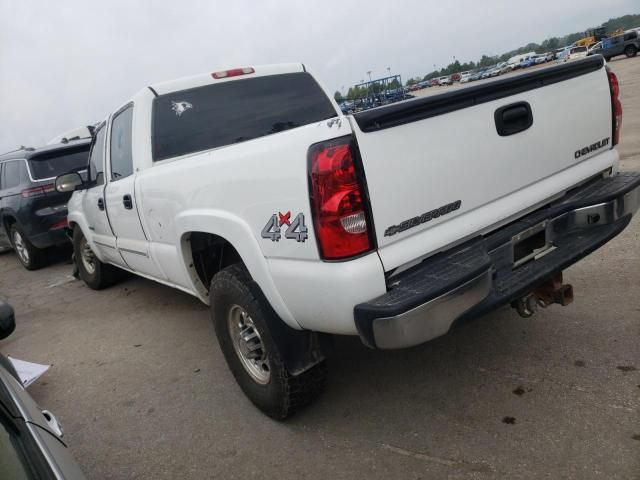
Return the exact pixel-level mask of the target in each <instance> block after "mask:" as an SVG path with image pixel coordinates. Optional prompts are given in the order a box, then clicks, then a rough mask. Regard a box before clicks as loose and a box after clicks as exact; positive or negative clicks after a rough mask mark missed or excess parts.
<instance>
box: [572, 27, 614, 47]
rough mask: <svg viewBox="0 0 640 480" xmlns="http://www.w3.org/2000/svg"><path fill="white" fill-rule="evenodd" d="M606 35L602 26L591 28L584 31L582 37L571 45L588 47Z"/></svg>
mask: <svg viewBox="0 0 640 480" xmlns="http://www.w3.org/2000/svg"><path fill="white" fill-rule="evenodd" d="M605 36H606V34H605V30H604V27H598V28H591V29H589V30H587V31H586V32H584V37H583V38H581V39H580V40H577V41H576V42H575V43H574V44H573V45H574V46H576V47H590V46H591V45H594V44H596V43H597V42H599V41H600V40H602V39H603V38H604V37H605Z"/></svg>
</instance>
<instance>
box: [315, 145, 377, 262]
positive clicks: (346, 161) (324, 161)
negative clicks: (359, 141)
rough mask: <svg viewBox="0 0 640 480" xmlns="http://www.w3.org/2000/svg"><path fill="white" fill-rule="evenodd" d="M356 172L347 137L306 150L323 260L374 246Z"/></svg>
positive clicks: (366, 249) (365, 250) (344, 255)
mask: <svg viewBox="0 0 640 480" xmlns="http://www.w3.org/2000/svg"><path fill="white" fill-rule="evenodd" d="M358 173H359V172H358V171H357V166H356V162H355V161H354V158H353V149H352V146H351V137H349V136H348V137H342V138H338V139H334V140H330V141H328V142H322V143H318V144H315V145H312V146H311V148H310V149H309V182H310V195H311V209H312V212H313V221H314V226H315V231H316V237H317V239H318V247H319V249H320V256H321V257H322V258H324V259H326V260H338V259H344V258H348V257H353V256H354V255H359V254H361V253H364V252H367V251H369V250H371V249H372V247H373V242H372V239H371V235H370V230H371V229H370V225H371V223H370V221H369V219H368V214H367V209H366V205H365V202H366V198H365V192H364V188H363V185H362V184H361V181H360V178H359V176H358Z"/></svg>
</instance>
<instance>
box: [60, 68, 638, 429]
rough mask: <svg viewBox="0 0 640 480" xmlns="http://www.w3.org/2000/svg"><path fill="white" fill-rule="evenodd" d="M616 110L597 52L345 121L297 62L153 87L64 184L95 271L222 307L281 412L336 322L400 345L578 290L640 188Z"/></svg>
mask: <svg viewBox="0 0 640 480" xmlns="http://www.w3.org/2000/svg"><path fill="white" fill-rule="evenodd" d="M621 117H622V109H621V104H620V100H619V86H618V81H617V79H616V76H615V75H614V73H613V72H611V71H609V70H608V69H607V68H606V66H605V64H604V61H603V59H602V57H589V58H586V59H583V60H579V61H574V62H569V63H566V64H561V65H555V66H551V67H548V68H543V69H539V70H536V71H534V72H531V73H528V72H526V73H525V72H523V74H521V75H516V76H511V77H509V78H505V79H499V80H496V81H492V82H484V83H482V84H478V85H474V86H471V87H467V88H460V89H456V90H452V91H447V92H444V93H441V94H437V95H433V96H430V97H426V98H419V99H412V100H409V101H404V102H399V103H395V104H392V105H387V106H384V107H381V108H376V109H371V110H367V111H363V112H359V113H356V114H354V115H346V116H345V115H343V114H342V113H341V111H340V108H339V107H338V105H337V104H336V103H335V102H334V101H333V99H332V97H331V95H330V94H329V92H328V91H327V89H326V88H323V87H322V86H321V85H320V83H319V82H318V81H317V80H316V79H315V77H314V76H313V75H312V74H311V73H309V71H308V70H307V69H306V68H305V66H304V65H302V64H288V65H277V66H263V67H255V68H254V67H244V68H237V69H231V70H223V71H217V72H214V73H207V74H203V75H199V76H194V77H189V78H183V79H179V80H175V81H170V82H166V83H159V84H156V85H152V86H149V87H147V88H144V89H142V90H141V91H140V92H138V93H137V94H136V95H135V96H133V97H132V98H131V100H130V101H128V102H127V103H125V104H123V105H122V106H120V107H119V108H118V109H117V110H115V111H114V113H113V114H111V115H109V117H108V118H107V119H106V121H105V122H103V123H102V124H100V125H99V126H97V128H96V130H95V132H94V139H93V146H92V149H91V152H90V156H89V166H88V172H89V173H88V180H86V181H83V179H82V178H81V177H80V176H79V175H77V174H74V173H72V174H69V175H65V176H60V177H58V179H57V181H56V186H57V187H56V188H57V189H58V190H59V191H63V192H69V191H74V193H73V195H72V197H71V199H70V201H69V205H68V208H69V216H68V221H69V227H70V229H71V231H72V236H73V243H74V248H75V258H76V262H77V266H78V269H79V273H80V276H81V278H82V279H83V280H84V282H86V284H87V285H88V286H89V287H91V288H93V289H101V288H104V287H106V286H108V285H111V284H113V283H114V282H115V281H117V279H118V278H119V273H120V272H121V271H122V270H126V271H128V272H133V273H135V274H137V275H140V276H142V277H146V278H149V279H152V280H155V281H158V282H160V283H163V284H165V285H169V286H171V287H175V288H177V289H180V290H183V291H185V292H188V293H190V294H192V295H195V296H196V297H198V298H199V299H200V300H202V301H203V302H205V303H206V304H209V305H210V309H211V315H212V320H213V324H214V327H215V331H216V335H217V337H218V341H219V345H220V348H221V349H222V352H223V353H224V356H225V359H226V361H227V363H228V366H229V368H230V370H231V372H232V373H233V375H234V376H235V378H236V380H237V381H238V383H239V385H240V387H241V388H242V390H243V391H244V392H245V394H246V395H247V396H248V397H249V399H250V400H251V401H252V402H253V403H254V404H255V405H256V406H257V407H258V408H260V409H261V410H262V411H263V412H265V413H266V414H268V415H270V416H272V417H274V418H279V419H282V418H285V417H287V416H288V415H290V414H292V413H293V412H294V411H296V410H297V409H298V408H300V407H301V406H303V405H305V404H307V403H309V402H310V401H311V400H312V399H313V398H314V397H315V396H317V395H318V394H319V393H320V392H321V391H322V389H323V386H324V383H325V378H326V364H325V358H326V356H327V354H328V351H329V349H330V347H331V338H332V337H331V335H358V336H359V337H360V339H361V340H362V342H363V343H364V344H365V345H367V346H368V347H371V348H378V349H397V348H403V347H411V346H414V345H419V344H422V343H424V342H427V341H428V340H431V339H433V338H436V337H439V336H441V335H444V334H446V333H447V332H448V331H450V330H451V329H452V328H455V327H457V326H458V325H460V324H462V323H463V322H465V321H467V320H470V319H472V318H475V317H478V316H480V315H483V314H486V313H487V312H490V311H492V310H494V309H496V308H498V307H500V306H503V305H512V306H515V307H516V308H517V309H518V311H519V312H520V313H521V314H522V315H525V316H526V315H530V314H532V313H533V312H534V311H535V309H536V308H537V306H539V305H542V306H547V305H550V304H552V303H559V304H562V305H565V304H567V303H569V302H570V301H571V300H572V291H571V287H570V285H567V284H564V283H563V282H562V277H561V275H562V271H563V270H564V269H566V268H567V267H569V266H570V265H572V264H573V263H575V262H577V261H578V260H580V259H581V258H583V257H584V256H586V255H588V254H589V253H591V252H593V251H594V250H596V249H597V248H599V247H600V246H602V245H603V244H605V243H606V242H608V241H609V240H610V239H612V238H613V237H615V236H616V235H617V234H618V233H620V232H621V231H622V230H623V229H624V228H625V227H626V226H627V225H628V224H629V222H630V220H631V217H632V215H633V214H634V213H635V211H636V210H637V208H638V204H639V202H640V173H620V172H619V171H618V154H617V152H616V150H615V148H614V147H615V145H616V144H617V143H618V139H619V135H620V124H621ZM185 321H186V319H185Z"/></svg>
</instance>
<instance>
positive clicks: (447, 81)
mask: <svg viewBox="0 0 640 480" xmlns="http://www.w3.org/2000/svg"><path fill="white" fill-rule="evenodd" d="M452 84H453V81H452V80H451V78H450V77H449V76H448V75H444V76H443V77H439V78H438V85H452Z"/></svg>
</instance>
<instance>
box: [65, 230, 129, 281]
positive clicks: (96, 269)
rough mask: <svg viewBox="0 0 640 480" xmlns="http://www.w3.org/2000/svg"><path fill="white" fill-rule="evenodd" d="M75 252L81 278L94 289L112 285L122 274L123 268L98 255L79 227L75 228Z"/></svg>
mask: <svg viewBox="0 0 640 480" xmlns="http://www.w3.org/2000/svg"><path fill="white" fill-rule="evenodd" d="M73 253H74V256H75V261H76V265H77V266H78V274H79V275H80V278H81V279H82V281H83V282H84V283H86V284H87V286H88V287H89V288H91V289H93V290H102V289H103V288H107V287H110V286H111V285H113V284H114V283H116V282H117V281H118V280H119V279H120V277H121V276H122V270H120V269H119V268H117V267H114V266H113V265H109V264H107V263H103V262H101V261H100V260H99V259H98V257H96V255H95V253H93V250H91V246H90V245H89V243H88V242H87V238H86V237H85V236H84V233H82V230H80V228H79V227H76V228H75V229H74V230H73Z"/></svg>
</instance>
